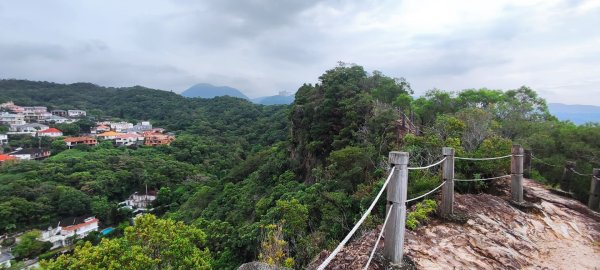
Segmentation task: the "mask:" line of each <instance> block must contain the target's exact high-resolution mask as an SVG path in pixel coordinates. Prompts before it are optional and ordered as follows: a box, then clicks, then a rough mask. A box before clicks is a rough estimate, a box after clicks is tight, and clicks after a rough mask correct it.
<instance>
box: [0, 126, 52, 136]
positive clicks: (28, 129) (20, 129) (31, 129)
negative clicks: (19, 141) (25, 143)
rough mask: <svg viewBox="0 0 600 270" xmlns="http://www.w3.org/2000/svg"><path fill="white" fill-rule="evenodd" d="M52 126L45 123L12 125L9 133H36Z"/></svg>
mask: <svg viewBox="0 0 600 270" xmlns="http://www.w3.org/2000/svg"><path fill="white" fill-rule="evenodd" d="M49 128H50V127H49V126H47V125H44V124H38V123H30V124H24V125H11V126H10V128H9V132H8V133H7V134H28V135H35V134H37V132H38V131H41V130H47V129H49Z"/></svg>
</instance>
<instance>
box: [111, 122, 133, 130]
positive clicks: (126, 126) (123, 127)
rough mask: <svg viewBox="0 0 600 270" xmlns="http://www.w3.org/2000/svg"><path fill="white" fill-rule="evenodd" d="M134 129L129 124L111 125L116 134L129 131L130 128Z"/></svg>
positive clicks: (118, 123)
mask: <svg viewBox="0 0 600 270" xmlns="http://www.w3.org/2000/svg"><path fill="white" fill-rule="evenodd" d="M132 127H133V124H132V123H129V122H117V123H110V129H112V130H114V131H116V132H121V131H125V130H128V129H130V128H132Z"/></svg>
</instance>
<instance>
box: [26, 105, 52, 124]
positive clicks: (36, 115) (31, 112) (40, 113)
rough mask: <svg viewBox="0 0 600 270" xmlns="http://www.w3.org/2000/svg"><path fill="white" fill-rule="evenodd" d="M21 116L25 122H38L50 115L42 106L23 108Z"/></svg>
mask: <svg viewBox="0 0 600 270" xmlns="http://www.w3.org/2000/svg"><path fill="white" fill-rule="evenodd" d="M23 115H24V116H25V121H27V122H38V121H41V120H43V119H44V118H46V117H48V116H50V115H52V114H51V113H49V112H48V108H46V107H43V106H33V107H23Z"/></svg>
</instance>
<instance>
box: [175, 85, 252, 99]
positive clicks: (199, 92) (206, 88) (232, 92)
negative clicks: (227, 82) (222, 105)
mask: <svg viewBox="0 0 600 270" xmlns="http://www.w3.org/2000/svg"><path fill="white" fill-rule="evenodd" d="M181 95H182V96H184V97H201V98H214V97H220V96H230V97H238V98H243V99H249V98H248V97H247V96H246V95H244V94H243V93H242V92H241V91H240V90H237V89H235V88H233V87H229V86H214V85H212V84H208V83H199V84H196V85H194V86H192V87H190V88H188V89H187V90H185V91H183V92H182V93H181Z"/></svg>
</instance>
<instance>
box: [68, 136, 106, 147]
mask: <svg viewBox="0 0 600 270" xmlns="http://www.w3.org/2000/svg"><path fill="white" fill-rule="evenodd" d="M64 142H65V144H66V145H67V147H68V148H69V149H71V148H73V147H75V146H76V145H79V144H85V145H89V146H96V145H98V140H96V138H94V137H91V136H81V137H69V138H65V139H64Z"/></svg>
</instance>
